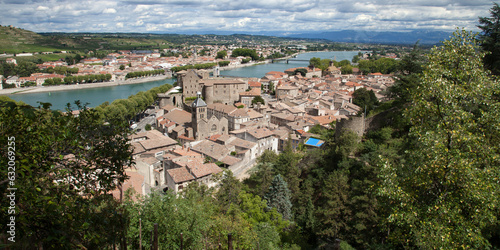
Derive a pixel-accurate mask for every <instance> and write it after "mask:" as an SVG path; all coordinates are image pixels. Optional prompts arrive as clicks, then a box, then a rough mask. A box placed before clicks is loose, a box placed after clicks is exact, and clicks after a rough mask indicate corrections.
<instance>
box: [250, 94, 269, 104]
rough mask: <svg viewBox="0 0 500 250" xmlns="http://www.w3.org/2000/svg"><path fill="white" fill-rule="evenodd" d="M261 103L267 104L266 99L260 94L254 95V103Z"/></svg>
mask: <svg viewBox="0 0 500 250" xmlns="http://www.w3.org/2000/svg"><path fill="white" fill-rule="evenodd" d="M259 102H260V103H261V104H266V101H265V100H264V98H262V96H260V95H258V96H256V97H254V98H253V99H252V104H257V103H259Z"/></svg>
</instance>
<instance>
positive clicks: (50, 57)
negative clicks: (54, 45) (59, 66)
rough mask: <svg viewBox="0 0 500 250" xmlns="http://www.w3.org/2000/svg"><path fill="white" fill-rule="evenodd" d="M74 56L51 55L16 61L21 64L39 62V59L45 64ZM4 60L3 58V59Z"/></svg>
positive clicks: (20, 57) (21, 58) (25, 57)
mask: <svg viewBox="0 0 500 250" xmlns="http://www.w3.org/2000/svg"><path fill="white" fill-rule="evenodd" d="M69 55H73V54H62V53H59V54H49V55H33V56H16V57H14V58H15V59H16V61H17V62H18V63H19V62H37V61H38V59H42V61H44V62H48V61H57V60H59V59H64V58H66V56H69ZM2 60H3V58H2Z"/></svg>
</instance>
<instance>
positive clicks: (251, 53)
mask: <svg viewBox="0 0 500 250" xmlns="http://www.w3.org/2000/svg"><path fill="white" fill-rule="evenodd" d="M231 56H232V57H238V56H243V57H251V58H252V60H254V61H257V60H259V56H258V55H257V52H256V51H255V50H253V49H243V48H238V49H234V50H233V53H232V54H231Z"/></svg>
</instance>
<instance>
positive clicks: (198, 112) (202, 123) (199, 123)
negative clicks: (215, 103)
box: [191, 92, 208, 140]
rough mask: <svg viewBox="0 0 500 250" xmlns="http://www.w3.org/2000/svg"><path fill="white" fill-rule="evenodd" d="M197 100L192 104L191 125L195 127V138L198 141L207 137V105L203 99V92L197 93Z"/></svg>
mask: <svg viewBox="0 0 500 250" xmlns="http://www.w3.org/2000/svg"><path fill="white" fill-rule="evenodd" d="M196 94H197V98H196V100H194V102H193V103H192V104H191V116H192V119H191V124H192V127H193V132H194V138H195V139H196V140H199V139H203V138H205V137H206V134H207V132H208V131H206V127H207V104H206V103H205V101H203V99H201V92H198V93H196Z"/></svg>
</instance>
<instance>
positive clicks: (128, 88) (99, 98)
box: [8, 51, 358, 110]
mask: <svg viewBox="0 0 500 250" xmlns="http://www.w3.org/2000/svg"><path fill="white" fill-rule="evenodd" d="M357 54H358V51H330V52H310V53H303V54H299V55H298V56H297V57H296V58H292V59H290V60H289V61H288V63H286V61H279V62H275V63H270V64H261V65H256V66H250V67H242V68H236V69H231V70H226V71H221V73H220V74H221V76H236V77H257V78H261V77H263V76H264V75H265V73H267V72H269V71H280V72H283V71H285V70H286V69H289V68H295V67H304V66H307V65H308V64H309V63H308V61H309V59H310V58H312V57H319V58H321V59H332V60H336V61H342V60H349V61H350V60H351V59H352V57H353V56H354V55H357ZM293 60H303V61H293ZM174 82H175V79H165V80H161V81H152V82H145V83H138V84H128V85H119V86H112V87H100V88H89V89H77V90H67V91H56V92H45V93H31V94H30V93H26V94H14V95H8V96H9V97H10V98H12V99H14V100H16V101H22V102H25V103H27V104H29V105H32V106H38V105H39V104H38V102H49V103H51V104H52V109H56V110H64V109H65V107H66V104H67V103H74V101H75V100H80V102H81V103H88V107H95V106H98V105H100V104H101V103H103V102H106V101H107V102H110V103H111V102H112V101H114V100H116V99H124V98H128V97H129V96H131V95H134V94H136V93H138V92H140V91H147V90H149V89H151V88H154V87H157V86H161V85H163V84H166V83H169V84H172V83H174Z"/></svg>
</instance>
